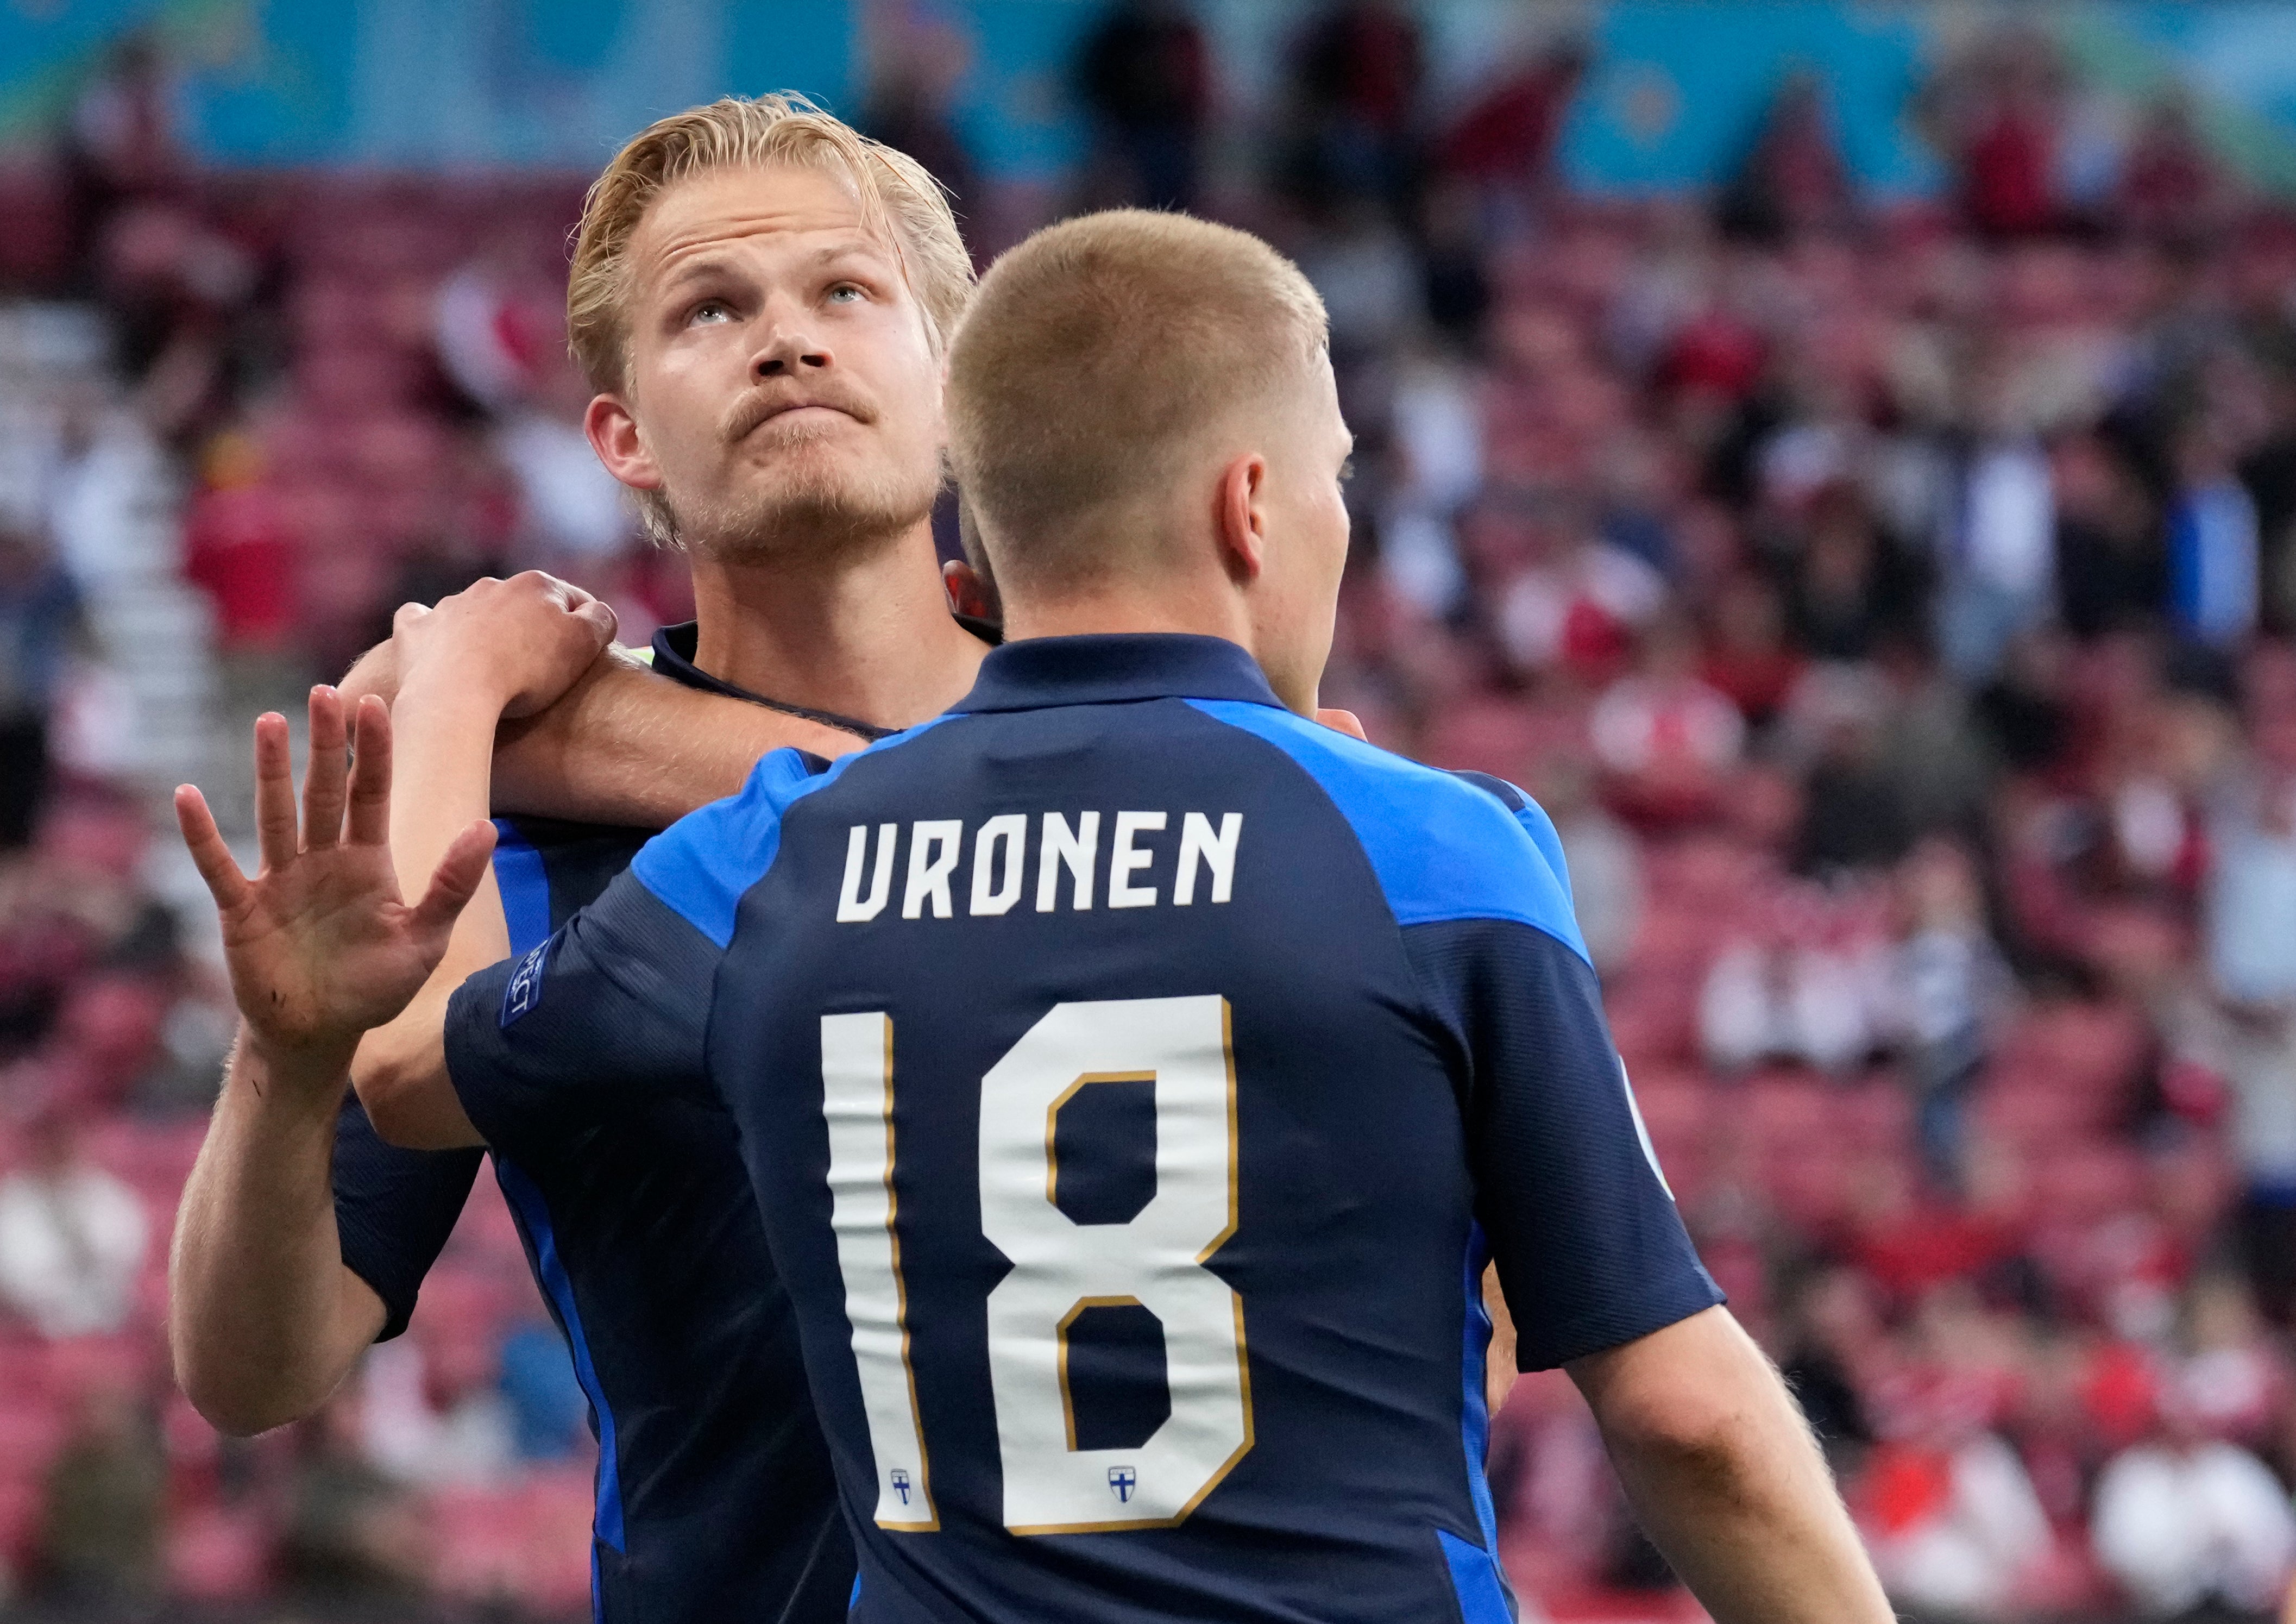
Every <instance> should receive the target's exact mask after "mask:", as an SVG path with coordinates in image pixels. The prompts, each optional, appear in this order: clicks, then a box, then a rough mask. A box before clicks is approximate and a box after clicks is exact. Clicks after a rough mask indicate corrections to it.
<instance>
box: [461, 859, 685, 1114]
mask: <svg viewBox="0 0 2296 1624" xmlns="http://www.w3.org/2000/svg"><path fill="white" fill-rule="evenodd" d="M722 953H723V949H722V948H721V947H719V946H718V945H717V943H715V942H713V941H711V940H710V939H709V938H708V937H706V936H704V935H703V934H702V933H701V931H699V930H697V929H696V928H695V926H694V925H693V923H690V922H689V921H688V920H687V919H686V918H685V916H684V915H681V914H679V913H678V912H676V910H674V909H672V908H671V907H670V906H668V904H666V903H664V902H662V901H661V900H660V898H658V897H656V896H655V895H654V893H653V892H652V891H651V890H647V889H646V887H645V885H644V883H642V882H640V881H639V879H638V878H637V877H636V875H635V874H621V875H619V876H618V877H617V878H616V879H615V881H614V882H613V883H612V884H611V885H609V886H608V887H607V888H606V890H605V893H604V895H603V896H601V897H600V898H598V900H597V901H596V902H594V903H593V904H591V905H590V906H588V907H586V908H584V909H583V910H582V911H581V912H579V913H578V914H577V915H574V917H573V918H572V919H570V920H569V921H568V922H567V923H566V924H565V926H564V927H563V928H562V929H561V930H560V931H557V932H556V933H555V934H554V935H553V936H551V937H549V938H548V939H545V941H544V942H543V943H542V944H541V945H540V946H538V947H535V948H534V949H533V950H532V951H531V952H529V953H528V954H527V955H526V956H524V957H522V958H518V959H511V960H505V961H504V962H503V963H502V964H496V965H494V966H492V967H490V968H488V969H486V970H482V971H480V972H479V973H478V974H476V975H474V976H472V977H471V979H470V980H467V981H465V982H463V985H462V986H461V987H460V988H457V989H456V990H455V997H454V999H453V1001H452V1002H451V1003H450V1004H449V1005H448V1006H447V1035H446V1036H447V1073H448V1075H449V1076H450V1077H452V1079H454V1084H455V1093H456V1095H459V1096H460V1098H461V1100H462V1103H463V1110H464V1111H466V1112H467V1113H468V1114H469V1116H470V1119H471V1125H472V1126H473V1127H475V1128H477V1129H478V1130H479V1132H480V1135H482V1136H484V1137H485V1139H486V1141H487V1143H488V1144H489V1145H491V1146H493V1147H494V1148H495V1149H496V1150H498V1151H501V1152H504V1153H506V1154H509V1155H512V1156H513V1157H515V1156H516V1155H517V1154H518V1153H519V1152H520V1151H521V1149H522V1148H524V1147H525V1146H527V1145H528V1144H531V1143H532V1142H533V1141H534V1139H535V1138H536V1136H538V1135H541V1134H544V1133H545V1132H548V1131H550V1130H553V1129H555V1130H557V1131H558V1132H562V1130H563V1128H564V1126H565V1122H566V1119H567V1115H568V1113H569V1112H570V1111H595V1110H598V1109H601V1108H603V1107H605V1106H607V1105H610V1104H611V1103H612V1102H613V1100H614V1099H615V1098H617V1097H619V1096H622V1095H628V1094H631V1093H635V1092H646V1093H660V1092H671V1093H684V1094H690V1095H691V1094H699V1093H700V1092H701V1090H702V1089H703V1088H705V1087H707V1081H708V1079H707V1075H706V1070H705V1067H704V1063H703V1055H704V1054H705V1052H706V1047H707V1041H708V1037H709V997H710V986H711V982H712V980H714V978H715V977H716V974H717V963H718V960H719V958H720V957H721V956H722Z"/></svg>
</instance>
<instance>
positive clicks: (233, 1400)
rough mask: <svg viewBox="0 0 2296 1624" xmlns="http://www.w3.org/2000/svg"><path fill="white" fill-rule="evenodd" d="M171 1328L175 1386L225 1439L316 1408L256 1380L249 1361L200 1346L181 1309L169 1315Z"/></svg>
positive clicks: (246, 1435) (253, 1432) (284, 1421)
mask: <svg viewBox="0 0 2296 1624" xmlns="http://www.w3.org/2000/svg"><path fill="white" fill-rule="evenodd" d="M168 1332H169V1335H168V1341H169V1344H170V1348H169V1352H170V1353H171V1355H172V1356H173V1362H174V1364H175V1367H176V1386H177V1387H179V1388H181V1389H182V1390H183V1392H184V1398H188V1399H190V1400H191V1401H192V1407H193V1409H195V1410H197V1411H198V1412H199V1413H200V1418H201V1420H203V1421H205V1422H206V1423H208V1424H209V1426H211V1427H213V1428H214V1429H215V1430H216V1431H218V1432H221V1433H222V1434H224V1436H225V1437H226V1438H253V1437H254V1436H256V1434H258V1432H268V1431H272V1430H273V1429H274V1428H275V1427H283V1426H285V1425H287V1424H288V1423H290V1422H293V1421H300V1420H301V1419H302V1418H303V1416H304V1415H307V1413H308V1410H309V1408H310V1407H300V1408H299V1407H296V1406H294V1405H293V1404H291V1403H290V1402H288V1401H287V1395H284V1394H283V1393H281V1392H280V1391H278V1390H276V1388H275V1387H274V1386H270V1385H268V1384H266V1383H265V1382H260V1381H258V1380H257V1379H256V1375H255V1373H254V1371H253V1370H252V1369H251V1368H250V1366H249V1365H248V1364H247V1362H246V1361H244V1360H234V1359H233V1358H231V1357H229V1356H228V1355H226V1354H224V1353H221V1352H220V1351H218V1350H214V1349H202V1348H201V1339H200V1338H199V1336H198V1334H197V1331H196V1328H195V1327H194V1326H193V1325H191V1324H190V1323H189V1322H188V1320H187V1318H186V1316H184V1315H183V1314H181V1313H180V1312H178V1313H177V1314H176V1315H174V1316H171V1321H170V1324H169V1326H168Z"/></svg>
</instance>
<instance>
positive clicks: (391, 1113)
mask: <svg viewBox="0 0 2296 1624" xmlns="http://www.w3.org/2000/svg"><path fill="white" fill-rule="evenodd" d="M378 1039H379V1040H380V1041H378ZM351 1087H352V1088H353V1090H354V1091H355V1092H356V1093H357V1095H358V1097H359V1103H360V1104H361V1105H362V1106H364V1107H365V1110H366V1114H367V1120H368V1121H370V1122H372V1123H373V1125H374V1131H375V1136H376V1137H377V1138H379V1139H381V1141H382V1142H383V1143H384V1144H389V1145H395V1146H397V1147H398V1149H400V1150H404V1151H447V1150H458V1149H461V1148H463V1147H464V1146H467V1145H473V1144H478V1143H479V1140H478V1139H477V1138H476V1137H475V1136H473V1135H472V1134H471V1132H470V1129H469V1126H468V1123H467V1122H466V1121H465V1120H464V1119H463V1114H462V1107H461V1104H460V1103H459V1102H458V1101H456V1099H455V1086H454V1083H453V1082H452V1081H451V1080H450V1079H448V1077H447V1067H446V1057H445V1055H444V1054H441V1053H440V1051H439V1043H438V1040H437V1038H436V1035H435V1034H432V1035H430V1038H429V1041H427V1042H426V1041H424V1039H423V1038H422V1037H420V1036H417V1037H412V1038H409V1037H404V1036H401V1035H400V1034H398V1033H394V1032H392V1031H390V1030H389V1029H384V1030H382V1031H381V1032H378V1033H373V1034H370V1035H369V1038H368V1041H367V1043H366V1044H365V1046H362V1047H361V1048H360V1050H359V1055H358V1061H357V1064H356V1065H354V1066H353V1068H352V1070H351Z"/></svg>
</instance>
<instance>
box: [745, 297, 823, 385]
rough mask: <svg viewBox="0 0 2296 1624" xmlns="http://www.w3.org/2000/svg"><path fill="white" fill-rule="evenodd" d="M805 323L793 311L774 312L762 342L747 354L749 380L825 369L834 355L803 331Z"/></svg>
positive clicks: (797, 375)
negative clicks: (753, 351)
mask: <svg viewBox="0 0 2296 1624" xmlns="http://www.w3.org/2000/svg"><path fill="white" fill-rule="evenodd" d="M806 327H807V324H806V323H805V322H804V321H803V320H802V319H801V318H800V317H799V316H798V313H797V312H794V311H784V312H777V313H776V314H775V318H774V320H773V322H772V324H771V325H769V326H768V327H767V330H766V337H765V342H763V343H762V344H760V345H758V349H757V353H756V354H754V355H752V356H751V357H750V379H751V381H754V382H763V381H765V380H766V379H767V378H790V377H805V376H807V375H808V374H811V373H821V372H825V371H827V370H828V369H829V367H830V366H831V365H832V363H833V360H834V357H832V356H831V354H830V352H829V347H828V346H827V345H825V344H824V343H822V342H821V341H820V340H819V339H818V338H816V336H815V335H814V334H812V333H810V332H807V331H806Z"/></svg>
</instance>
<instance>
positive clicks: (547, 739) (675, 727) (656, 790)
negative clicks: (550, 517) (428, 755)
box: [343, 575, 865, 829]
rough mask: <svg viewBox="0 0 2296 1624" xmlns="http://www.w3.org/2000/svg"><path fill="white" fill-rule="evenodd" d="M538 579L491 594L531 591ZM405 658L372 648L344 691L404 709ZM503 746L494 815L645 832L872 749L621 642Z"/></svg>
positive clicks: (396, 650)
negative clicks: (695, 680) (768, 770)
mask: <svg viewBox="0 0 2296 1624" xmlns="http://www.w3.org/2000/svg"><path fill="white" fill-rule="evenodd" d="M535 579H537V578H536V577H533V576H530V575H529V576H524V577H521V578H518V580H517V581H515V582H510V583H487V582H481V583H480V585H481V586H488V585H496V586H505V585H512V586H525V587H526V588H527V590H529V591H532V590H535V588H534V587H533V586H531V585H530V583H531V582H533V581H534V580H535ZM539 579H541V580H543V581H545V582H548V578H546V577H542V578H539ZM548 585H549V586H558V585H560V584H559V583H556V582H548ZM458 596H459V595H458ZM452 601H453V600H449V602H450V603H451V602H452ZM439 607H440V608H442V609H443V608H446V607H447V605H446V604H444V603H442V604H441V605H439ZM405 656H406V650H405V649H404V648H402V647H401V646H400V644H399V640H398V639H397V638H395V637H394V638H393V639H392V640H391V641H390V642H389V643H384V644H377V645H376V646H375V647H374V648H373V649H370V650H369V651H367V652H366V653H365V655H364V656H362V657H361V658H360V660H359V661H358V663H357V665H355V666H353V667H352V668H351V670H350V674H349V675H348V676H347V677H344V678H343V689H344V692H345V693H348V694H350V695H352V696H353V697H354V698H356V697H358V696H362V695H365V694H368V693H373V694H375V695H378V696H379V697H381V699H382V700H383V701H386V702H393V703H395V702H396V701H397V700H398V693H399V690H400V688H401V686H402V672H401V669H400V666H401V661H402V660H403V659H404V658H405ZM493 741H494V751H495V758H494V783H493V789H492V791H491V792H492V797H493V809H494V810H495V811H496V812H502V813H510V814H524V815H526V816H533V817H563V818H570V819H572V820H574V821H576V822H578V823H586V824H626V825H628V826H630V827H633V828H638V829H666V828H668V826H669V825H670V824H674V823H676V821H677V820H678V819H679V818H681V817H683V816H685V815H686V814H687V813H688V812H691V811H693V809H694V808H696V807H704V806H707V805H709V803H710V802H711V801H713V800H724V799H725V798H726V796H728V795H731V794H733V793H734V792H735V791H738V790H739V789H740V788H741V787H742V782H743V781H744V780H745V779H747V778H748V777H749V775H750V768H751V767H755V766H756V765H757V764H758V761H759V759H762V758H764V757H766V756H768V755H770V754H772V753H773V752H774V751H775V750H785V749H796V750H808V751H810V752H812V753H813V754H814V755H816V756H826V757H829V758H831V759H835V758H836V757H839V756H844V755H849V754H851V753H852V752H853V751H855V750H859V749H860V748H861V746H862V744H863V743H864V742H865V741H863V740H862V739H860V738H859V737H857V735H855V734H849V733H846V732H844V731H842V730H841V729H839V728H835V727H826V726H822V725H821V724H820V723H818V722H808V721H807V720H806V719H805V718H802V717H794V716H790V715H787V714H786V713H784V712H782V711H779V710H770V709H767V708H766V707H764V706H762V705H753V704H749V703H746V702H745V701H741V700H737V699H729V698H727V697H726V695H724V694H721V693H701V692H700V691H699V690H696V689H693V688H689V687H686V686H685V685H683V684H681V683H676V682H672V681H671V680H670V679H669V678H668V677H657V676H655V675H654V673H653V672H652V670H651V669H650V668H648V667H647V665H646V663H645V661H644V660H641V659H639V658H638V656H637V655H635V654H634V653H632V652H630V651H629V650H628V649H626V648H623V647H622V646H621V645H620V644H614V645H612V646H611V647H609V648H608V649H607V650H606V651H605V652H604V653H603V654H602V655H601V656H600V657H599V658H598V659H597V660H596V661H595V662H594V664H593V665H592V666H591V667H590V668H589V669H588V670H586V671H585V672H584V673H583V674H582V676H581V677H580V678H579V680H578V681H577V682H575V683H574V685H573V686H572V687H570V689H568V690H567V691H566V693H565V694H564V695H563V696H562V698H560V699H558V700H557V701H555V702H554V703H553V704H550V705H549V706H547V707H545V708H544V709H539V710H537V711H536V712H535V713H534V714H532V715H529V716H523V717H516V718H509V719H507V720H504V721H503V722H502V725H501V726H500V727H499V728H498V729H497V730H496V732H495V733H494V734H493Z"/></svg>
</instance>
